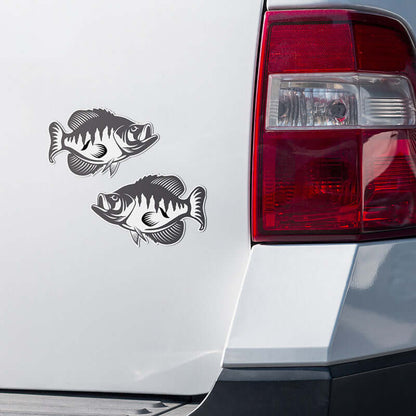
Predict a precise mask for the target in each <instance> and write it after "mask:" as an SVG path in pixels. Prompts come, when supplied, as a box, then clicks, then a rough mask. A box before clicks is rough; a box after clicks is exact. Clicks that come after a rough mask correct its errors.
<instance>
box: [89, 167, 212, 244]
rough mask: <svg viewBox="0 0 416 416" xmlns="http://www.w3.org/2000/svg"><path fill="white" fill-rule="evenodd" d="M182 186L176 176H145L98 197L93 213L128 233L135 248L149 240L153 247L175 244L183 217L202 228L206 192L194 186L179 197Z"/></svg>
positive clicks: (181, 228) (180, 235)
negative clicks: (185, 195)
mask: <svg viewBox="0 0 416 416" xmlns="http://www.w3.org/2000/svg"><path fill="white" fill-rule="evenodd" d="M184 193H185V185H184V183H183V182H182V180H181V179H179V178H178V177H176V176H156V175H152V176H145V177H144V178H142V179H139V180H138V181H137V182H136V183H133V184H131V185H127V186H124V187H122V188H120V189H118V190H117V191H115V192H113V193H110V194H99V195H98V198H97V204H95V205H93V206H92V209H93V211H94V212H95V213H96V214H98V215H99V216H100V217H101V218H103V219H104V220H106V221H108V222H109V223H111V224H115V225H118V226H120V227H122V228H124V229H126V230H128V231H130V234H131V236H132V238H133V240H134V242H135V243H136V244H137V245H140V240H143V241H146V242H148V241H149V239H150V240H152V241H153V242H155V243H157V244H163V245H171V244H175V243H177V242H179V241H180V240H181V239H182V237H183V235H184V232H185V223H184V219H185V218H193V219H194V220H195V221H197V222H198V223H199V230H200V231H204V230H205V228H206V215H205V200H206V190H205V188H203V187H202V186H198V187H196V188H195V189H194V190H193V191H192V192H191V194H190V195H189V196H188V198H185V199H184V198H181V196H182V195H183V194H184Z"/></svg>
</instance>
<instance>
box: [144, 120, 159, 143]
mask: <svg viewBox="0 0 416 416" xmlns="http://www.w3.org/2000/svg"><path fill="white" fill-rule="evenodd" d="M155 137H156V138H159V136H158V135H157V134H154V133H153V126H152V125H151V124H145V126H144V127H143V130H142V132H141V133H140V138H139V141H140V142H141V143H142V144H144V143H146V142H148V141H149V140H152V139H154V138H155Z"/></svg>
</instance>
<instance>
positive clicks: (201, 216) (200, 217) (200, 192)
mask: <svg viewBox="0 0 416 416" xmlns="http://www.w3.org/2000/svg"><path fill="white" fill-rule="evenodd" d="M206 198H207V191H206V190H205V188H203V187H202V186H198V187H196V188H195V189H194V190H193V191H192V193H191V195H189V198H188V201H189V205H190V207H191V209H190V216H191V217H192V218H193V219H195V220H197V221H198V222H199V223H200V224H201V226H200V227H199V230H200V231H204V230H205V228H206V225H207V218H206V215H205V200H206Z"/></svg>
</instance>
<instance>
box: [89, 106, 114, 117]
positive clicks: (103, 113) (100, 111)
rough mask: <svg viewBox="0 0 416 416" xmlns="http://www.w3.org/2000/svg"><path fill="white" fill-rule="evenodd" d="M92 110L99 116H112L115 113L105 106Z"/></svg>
mask: <svg viewBox="0 0 416 416" xmlns="http://www.w3.org/2000/svg"><path fill="white" fill-rule="evenodd" d="M92 111H93V112H94V113H95V114H97V115H98V116H99V117H104V118H105V117H112V116H114V113H113V112H111V111H109V110H104V109H103V108H93V109H92Z"/></svg>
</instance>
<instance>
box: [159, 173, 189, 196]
mask: <svg viewBox="0 0 416 416" xmlns="http://www.w3.org/2000/svg"><path fill="white" fill-rule="evenodd" d="M151 183H152V184H154V185H159V186H161V187H162V188H165V189H166V190H168V191H169V192H171V193H172V194H173V195H175V196H181V195H182V194H183V193H184V192H185V185H184V184H183V182H182V181H181V180H180V179H179V178H177V177H176V176H158V177H157V178H156V179H153V180H152V182H151Z"/></svg>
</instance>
